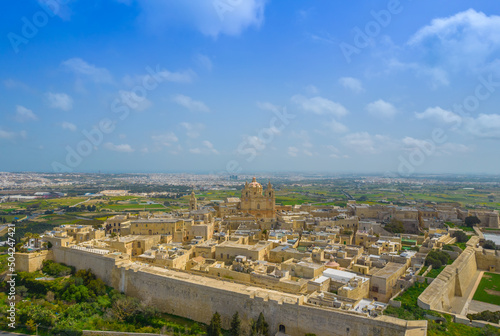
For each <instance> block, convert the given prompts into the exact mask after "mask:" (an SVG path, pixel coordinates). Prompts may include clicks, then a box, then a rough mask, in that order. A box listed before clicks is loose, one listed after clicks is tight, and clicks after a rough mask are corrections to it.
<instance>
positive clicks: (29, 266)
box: [15, 250, 53, 272]
mask: <svg viewBox="0 0 500 336" xmlns="http://www.w3.org/2000/svg"><path fill="white" fill-rule="evenodd" d="M15 257H16V267H15V269H16V271H17V272H35V271H38V270H39V269H41V268H42V266H43V262H44V261H45V260H52V258H53V254H52V251H47V250H44V251H40V252H33V253H16V255H15Z"/></svg>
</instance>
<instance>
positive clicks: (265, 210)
mask: <svg viewBox="0 0 500 336" xmlns="http://www.w3.org/2000/svg"><path fill="white" fill-rule="evenodd" d="M275 199H276V197H275V195H274V189H273V187H272V185H271V182H269V183H268V184H267V188H266V189H265V190H264V189H263V187H262V185H261V184H260V183H259V182H257V180H256V179H255V177H254V178H253V180H252V182H250V183H248V182H245V187H244V188H243V190H242V191H241V203H240V211H241V212H244V213H249V214H252V215H254V216H255V217H256V218H275V217H276V205H275Z"/></svg>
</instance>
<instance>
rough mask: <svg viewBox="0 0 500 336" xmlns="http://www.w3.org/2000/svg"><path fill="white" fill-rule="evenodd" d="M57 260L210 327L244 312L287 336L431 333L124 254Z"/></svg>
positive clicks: (67, 254) (65, 255)
mask: <svg viewBox="0 0 500 336" xmlns="http://www.w3.org/2000/svg"><path fill="white" fill-rule="evenodd" d="M53 259H54V261H56V262H59V263H64V264H67V265H71V266H74V267H75V268H76V269H77V270H78V269H91V270H92V271H93V272H94V273H95V274H96V275H97V276H98V277H99V278H100V279H102V280H103V281H104V282H105V283H106V284H108V285H110V286H112V287H114V288H115V289H117V290H119V291H121V292H124V293H125V294H127V295H130V296H133V297H136V298H138V299H140V300H142V301H143V302H144V303H145V304H148V305H154V306H156V307H157V308H158V309H160V310H161V311H163V312H166V313H170V314H174V315H178V316H182V317H186V318H189V319H192V320H195V321H198V322H202V323H209V322H210V319H211V318H212V315H213V314H214V313H215V312H219V314H221V317H222V324H223V327H224V328H229V326H230V320H231V317H232V315H233V314H234V313H235V312H236V311H238V312H239V314H240V317H241V320H242V326H243V328H244V330H245V331H248V330H249V326H250V320H251V319H257V317H258V315H259V314H260V313H261V312H262V313H263V314H264V316H265V317H266V320H267V321H268V323H269V328H270V329H269V330H270V334H275V333H276V332H277V331H278V330H279V329H280V326H282V327H284V328H285V333H286V334H289V335H292V336H303V335H304V334H306V333H314V334H316V335H317V336H327V335H351V336H356V335H359V336H361V335H380V336H393V335H409V334H410V333H411V335H415V336H419V335H426V329H427V322H426V321H404V320H400V319H396V318H392V317H388V316H380V317H377V318H368V317H366V316H364V315H361V314H354V313H352V314H351V313H347V312H343V311H339V310H333V309H329V308H320V307H316V306H314V305H311V304H308V303H306V302H305V297H304V296H302V295H294V294H285V293H280V292H276V291H272V290H266V289H261V288H257V287H252V286H248V285H244V284H237V283H233V282H231V281H222V280H216V279H211V278H207V277H203V276H198V275H193V274H188V273H185V272H177V271H173V270H167V269H163V268H159V267H153V266H141V265H139V264H137V263H132V262H131V261H130V260H127V259H120V257H119V256H116V255H114V256H112V255H99V254H94V253H91V252H87V251H82V250H77V249H71V248H64V247H58V248H54V249H53Z"/></svg>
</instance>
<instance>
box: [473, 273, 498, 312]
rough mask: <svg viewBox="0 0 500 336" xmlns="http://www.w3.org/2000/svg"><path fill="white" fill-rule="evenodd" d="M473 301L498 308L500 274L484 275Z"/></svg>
mask: <svg viewBox="0 0 500 336" xmlns="http://www.w3.org/2000/svg"><path fill="white" fill-rule="evenodd" d="M473 299H474V300H476V301H481V302H486V303H491V304H494V305H498V306H500V274H496V273H489V272H486V273H484V275H483V278H482V279H481V282H480V283H479V286H477V289H476V292H475V293H474V298H473Z"/></svg>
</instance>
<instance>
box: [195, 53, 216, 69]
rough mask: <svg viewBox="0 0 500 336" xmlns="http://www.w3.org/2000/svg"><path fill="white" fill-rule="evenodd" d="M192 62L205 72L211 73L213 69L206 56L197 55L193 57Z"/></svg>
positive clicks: (210, 61)
mask: <svg viewBox="0 0 500 336" xmlns="http://www.w3.org/2000/svg"><path fill="white" fill-rule="evenodd" d="M194 60H195V62H196V63H198V65H199V66H201V67H202V68H204V69H205V70H208V71H212V67H213V64H212V60H211V59H210V57H208V56H207V55H203V54H197V55H196V56H195V57H194Z"/></svg>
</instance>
